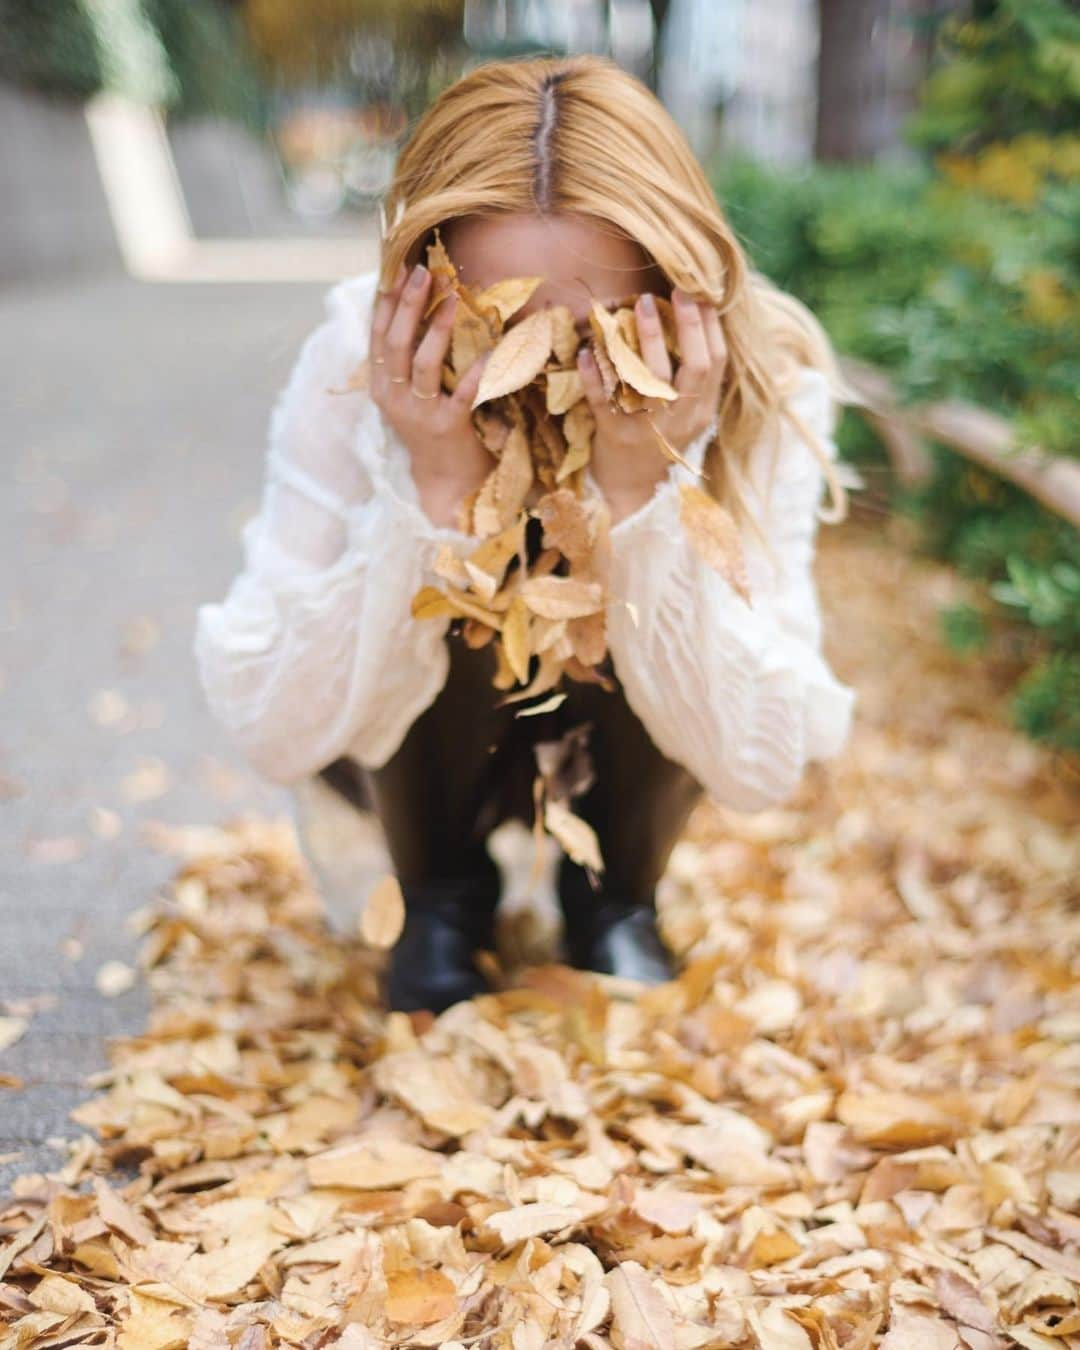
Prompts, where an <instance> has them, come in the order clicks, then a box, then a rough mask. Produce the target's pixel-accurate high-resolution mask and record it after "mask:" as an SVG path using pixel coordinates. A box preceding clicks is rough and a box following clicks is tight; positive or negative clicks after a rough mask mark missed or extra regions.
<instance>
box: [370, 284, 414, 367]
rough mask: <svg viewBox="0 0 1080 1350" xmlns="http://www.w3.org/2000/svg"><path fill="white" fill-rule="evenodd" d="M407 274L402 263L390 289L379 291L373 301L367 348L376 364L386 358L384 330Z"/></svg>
mask: <svg viewBox="0 0 1080 1350" xmlns="http://www.w3.org/2000/svg"><path fill="white" fill-rule="evenodd" d="M408 275H409V269H408V268H407V267H406V266H405V264H404V263H402V264H401V266H400V267H399V268H398V270H397V276H396V277H395V278H394V281H393V283H392V285H391V287H390V289H389V290H388V291H382V290H381V291H379V298H378V300H377V301H376V302H375V312H374V313H373V314H372V316H371V345H370V349H369V350H370V354H371V359H372V361H373V362H374V363H375V364H376V365H381V364H382V362H383V361H384V360H385V359H386V353H385V346H386V330H387V329H388V328H389V327H390V320H391V319H392V318H393V317H394V311H395V310H396V309H397V304H398V300H399V299H400V298H401V290H402V287H403V286H404V285H405V280H406V278H407V277H408Z"/></svg>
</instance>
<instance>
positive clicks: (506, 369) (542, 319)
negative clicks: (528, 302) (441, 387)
mask: <svg viewBox="0 0 1080 1350" xmlns="http://www.w3.org/2000/svg"><path fill="white" fill-rule="evenodd" d="M550 354H551V313H550V311H549V310H546V309H538V310H536V311H535V313H533V314H530V315H529V316H528V317H527V318H525V319H522V320H521V322H520V323H516V324H514V325H513V326H512V327H511V328H508V329H507V330H506V332H505V333H504V334H503V337H502V338H501V340H500V341H499V343H498V345H497V346H496V347H495V349H494V351H493V352H492V353H491V356H490V357H489V358H488V361H487V364H486V365H485V366H484V373H483V375H482V376H481V378H480V387H479V388H478V389H477V391H476V397H475V398H474V399H473V403H472V406H473V407H474V408H475V407H477V406H478V405H479V404H481V403H487V402H489V401H490V400H491V399H493V398H499V397H501V396H502V395H503V394H509V393H512V392H513V391H514V390H515V389H522V388H524V386H525V385H527V384H528V383H529V382H530V381H531V380H534V379H535V378H536V377H537V375H539V374H540V372H541V371H542V370H543V368H544V363H545V361H547V359H548V356H549V355H550Z"/></svg>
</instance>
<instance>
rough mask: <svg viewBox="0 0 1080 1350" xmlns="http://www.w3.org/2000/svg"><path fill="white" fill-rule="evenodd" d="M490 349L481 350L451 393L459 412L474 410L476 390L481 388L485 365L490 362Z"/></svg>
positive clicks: (452, 401) (451, 400) (451, 399)
mask: <svg viewBox="0 0 1080 1350" xmlns="http://www.w3.org/2000/svg"><path fill="white" fill-rule="evenodd" d="M490 355H491V352H490V351H487V352H481V353H480V355H479V356H478V357H477V358H476V360H475V361H474V362H473V363H472V365H471V366H470V367H469V368H468V370H466V372H465V374H464V375H462V377H461V379H460V380H458V382H457V385H456V387H455V388H454V392H453V394H452V395H451V398H450V402H451V403H452V404H453V405H454V408H455V410H456V411H458V412H465V413H469V412H471V411H472V402H473V399H474V398H475V397H476V391H477V390H478V389H479V388H480V377H481V376H482V375H483V373H484V367H485V366H486V365H487V363H488V357H489V356H490Z"/></svg>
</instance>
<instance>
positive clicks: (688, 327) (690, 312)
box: [674, 290, 712, 394]
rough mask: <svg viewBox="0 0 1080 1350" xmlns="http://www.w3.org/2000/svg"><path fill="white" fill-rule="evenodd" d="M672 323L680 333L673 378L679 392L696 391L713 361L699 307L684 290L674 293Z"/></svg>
mask: <svg viewBox="0 0 1080 1350" xmlns="http://www.w3.org/2000/svg"><path fill="white" fill-rule="evenodd" d="M674 303H675V326H676V331H677V332H678V335H679V351H680V352H682V364H681V365H680V366H679V373H678V375H677V376H676V377H675V388H676V390H678V392H679V393H680V394H696V393H698V391H699V390H700V389H701V387H702V385H704V383H705V380H706V378H707V377H708V374H709V368H710V366H711V364H712V362H711V358H710V356H709V343H708V340H707V338H706V337H705V323H704V320H703V319H702V316H701V308H700V306H699V305H698V304H697V302H696V301H694V300H693V299H692V298H691V297H690V296H689V295H687V294H686V292H685V291H681V290H676V291H675V293H674Z"/></svg>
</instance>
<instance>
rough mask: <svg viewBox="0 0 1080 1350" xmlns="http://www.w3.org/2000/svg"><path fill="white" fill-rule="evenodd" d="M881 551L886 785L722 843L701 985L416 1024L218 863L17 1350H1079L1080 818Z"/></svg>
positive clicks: (863, 658)
mask: <svg viewBox="0 0 1080 1350" xmlns="http://www.w3.org/2000/svg"><path fill="white" fill-rule="evenodd" d="M880 534H881V531H880V530H869V531H867V532H866V537H865V539H863V540H862V541H861V542H860V541H859V540H858V538H857V536H856V532H855V531H854V528H853V527H852V526H848V527H846V528H845V535H846V542H845V543H844V546H843V551H842V552H841V551H840V550H839V549H838V548H837V544H838V541H835V540H832V539H830V540H828V541H827V543H826V544H825V546H824V548H823V557H822V564H823V568H824V570H825V572H826V579H827V575H828V573H829V571H830V569H831V568H833V567H834V566H835V567H836V569H837V571H838V575H837V583H838V584H839V582H840V581H842V580H845V579H846V578H847V577H848V576H849V575H851V574H852V573H854V574H855V575H856V576H857V577H858V578H859V582H858V584H857V585H856V586H855V587H854V594H851V592H850V590H845V591H844V594H845V597H846V598H847V600H848V603H847V604H845V606H844V607H843V608H842V609H839V610H838V611H837V614H836V618H835V621H834V622H833V623H832V624H831V625H830V632H831V635H832V637H833V638H834V639H835V640H836V641H837V643H838V645H839V647H840V648H841V649H842V650H843V652H844V654H845V659H844V661H843V663H842V667H843V669H844V673H845V675H846V676H848V677H849V678H852V679H853V680H854V682H855V683H856V685H857V686H858V687H859V689H860V695H861V716H860V719H859V722H858V725H857V727H856V732H855V737H854V740H853V743H852V746H851V749H850V752H849V753H848V754H847V755H845V756H844V758H843V760H842V761H840V762H839V763H837V764H836V765H834V766H832V767H831V769H830V771H829V773H828V774H827V775H826V774H825V773H824V772H822V771H821V768H820V766H818V767H816V768H815V769H814V770H813V771H812V772H811V773H810V774H808V778H807V781H806V783H805V785H804V789H803V791H802V792H801V793H800V795H799V798H798V800H797V801H793V802H791V803H788V804H786V805H785V806H784V807H783V808H777V809H774V810H769V811H763V812H760V813H757V814H755V815H753V816H748V817H743V816H740V815H739V814H738V813H735V812H727V811H723V810H720V809H718V808H715V807H706V808H704V809H703V810H702V811H701V812H700V813H699V814H698V815H697V816H696V817H695V822H694V825H693V828H692V830H691V832H690V835H689V836H688V838H687V839H686V840H685V841H683V842H682V843H681V844H680V845H679V847H678V849H677V850H676V853H675V855H674V857H673V859H672V865H671V869H670V872H669V875H668V877H667V878H666V879H665V883H664V888H663V890H662V893H661V897H660V903H661V914H662V921H663V926H664V930H665V934H666V936H667V938H668V940H669V941H670V942H671V944H672V946H673V947H674V948H675V949H676V950H677V951H678V952H679V953H680V954H681V955H682V957H683V958H684V961H685V968H684V970H683V972H682V974H681V975H680V977H679V978H678V979H677V980H675V981H673V982H671V983H669V984H666V985H663V986H658V987H655V988H651V989H648V990H641V989H638V988H632V987H629V986H625V985H620V984H619V983H618V982H616V981H614V980H611V979H607V978H604V977H601V976H590V975H588V974H585V973H581V972H575V971H572V970H569V969H568V968H566V967H564V966H559V965H547V966H534V967H532V968H528V967H522V968H518V969H516V970H509V969H506V970H503V971H502V976H503V978H502V981H501V983H502V985H503V988H501V989H500V990H499V992H496V993H493V994H491V995H487V996H484V997H481V998H477V999H475V1000H473V1001H471V1002H469V1003H462V1004H459V1005H457V1006H456V1007H454V1008H452V1009H449V1010H447V1012H445V1013H444V1014H443V1015H442V1016H441V1017H439V1018H438V1019H432V1018H430V1016H426V1015H412V1016H407V1015H405V1014H402V1013H394V1014H389V1015H387V1014H384V1013H380V1012H379V1011H378V1010H377V1009H376V1007H375V1006H374V1003H373V1000H374V995H375V989H376V983H377V979H376V977H377V970H376V966H375V964H374V962H375V960H376V957H375V954H374V953H373V952H372V950H371V947H370V946H369V945H368V944H367V943H365V942H363V941H362V940H361V939H360V938H342V937H340V936H335V935H334V934H332V933H331V932H330V931H329V930H328V928H327V925H326V922H325V919H324V913H323V907H322V902H321V901H320V899H319V897H318V896H317V895H316V894H315V893H314V891H313V889H312V887H311V884H310V881H309V878H308V876H307V873H306V871H305V869H304V866H303V864H302V862H301V860H300V858H299V856H298V854H297V852H296V848H295V844H294V841H293V838H292V835H291V831H290V830H289V829H288V828H287V827H285V826H273V825H266V824H263V825H260V824H256V823H252V824H247V825H238V826H236V827H234V828H230V829H226V830H220V831H219V830H191V831H186V832H180V833H179V835H177V836H176V845H177V846H178V847H179V846H183V847H184V848H185V849H186V850H187V853H188V857H187V861H186V863H185V864H184V866H183V868H182V870H181V871H180V873H179V875H178V876H177V878H176V881H175V883H174V884H173V886H172V887H171V890H170V892H169V894H168V896H167V897H165V898H164V899H163V900H162V901H161V902H160V903H156V904H155V905H154V906H152V907H151V908H150V909H149V910H148V911H147V912H145V913H144V914H142V915H141V916H140V926H141V928H142V930H143V933H144V937H143V948H142V954H141V966H142V968H143V971H144V974H145V978H146V979H147V981H148V983H149V985H150V989H151V992H152V995H153V1003H154V1006H153V1013H152V1016H151V1019H150V1023H149V1025H148V1027H147V1028H146V1030H145V1032H144V1033H143V1034H141V1035H139V1036H135V1037H132V1038H128V1039H125V1040H123V1041H120V1042H118V1043H116V1044H115V1045H114V1046H113V1048H112V1052H111V1067H110V1069H109V1070H108V1072H107V1073H105V1074H104V1075H102V1076H101V1077H100V1080H99V1082H98V1087H99V1089H100V1091H99V1093H98V1095H97V1096H96V1097H94V1098H93V1099H92V1100H90V1101H89V1102H88V1103H87V1104H86V1105H84V1106H83V1107H81V1108H80V1109H79V1110H78V1112H77V1117H78V1119H79V1121H80V1122H81V1123H82V1124H83V1126H85V1127H86V1128H87V1129H89V1130H93V1132H94V1134H95V1136H96V1138H91V1137H90V1135H85V1136H84V1137H83V1138H81V1139H79V1140H77V1141H75V1142H74V1143H73V1144H72V1147H71V1153H70V1157H69V1159H68V1161H67V1163H66V1165H65V1166H64V1167H63V1168H62V1169H61V1170H60V1171H59V1172H58V1173H56V1174H54V1175H51V1176H47V1177H46V1176H41V1175H28V1176H24V1177H22V1178H21V1179H20V1180H19V1181H18V1182H17V1184H16V1186H15V1189H14V1193H13V1195H12V1196H11V1198H10V1199H8V1200H7V1201H6V1202H4V1203H3V1204H2V1206H0V1243H2V1245H0V1321H2V1322H4V1323H6V1325H7V1333H6V1335H3V1334H0V1345H2V1346H4V1347H13V1348H15V1347H17V1348H18V1350H24V1348H25V1350H42V1348H43V1347H46V1346H61V1345H76V1344H84V1345H115V1346H117V1347H120V1350H167V1347H173V1346H177V1347H179V1346H193V1347H196V1350H226V1347H243V1348H244V1350H260V1348H261V1347H267V1346H278V1345H281V1346H298V1347H312V1348H314V1347H322V1346H342V1347H353V1348H354V1350H355V1348H356V1347H360V1348H361V1350H367V1348H368V1347H382V1346H393V1345H397V1346H425V1345H427V1346H444V1347H448V1350H459V1347H461V1346H465V1345H474V1346H479V1347H483V1350H491V1348H492V1347H505V1348H506V1350H543V1348H544V1347H556V1346H565V1347H575V1346H580V1347H589V1348H590V1350H605V1348H606V1347H614V1348H615V1350H635V1347H637V1348H638V1350H641V1348H642V1347H646V1346H649V1347H655V1346H659V1347H688V1348H689V1347H739V1348H740V1350H840V1348H841V1347H842V1348H843V1350H865V1348H866V1347H882V1350H1006V1348H1007V1347H1010V1346H1013V1345H1020V1346H1022V1347H1025V1348H1026V1350H1077V1348H1078V1347H1080V1312H1078V1310H1077V1309H1078V1290H1080V1219H1078V1218H1077V1213H1078V1210H1080V1093H1078V1088H1080V996H1078V982H1077V978H1076V976H1077V964H1078V961H1080V911H1078V907H1077V892H1076V885H1075V878H1076V875H1077V870H1078V863H1080V849H1078V842H1077V840H1076V837H1075V805H1076V794H1075V790H1072V791H1070V790H1068V789H1067V788H1065V787H1063V786H1061V785H1060V783H1059V782H1058V781H1056V780H1055V779H1053V778H1052V777H1051V775H1050V774H1049V772H1048V770H1047V766H1046V764H1045V753H1044V752H1042V751H1039V750H1038V749H1037V748H1036V747H1033V746H1031V745H1029V744H1026V743H1024V742H1023V741H1021V740H1020V738H1019V737H1017V736H1016V734H1015V733H1013V732H1011V731H1010V730H1009V729H1008V727H1007V724H1006V721H1005V718H1004V716H1003V715H999V710H998V709H997V708H996V706H995V701H994V692H993V689H992V687H991V686H990V684H989V683H988V681H987V679H986V677H985V669H986V667H985V663H980V665H979V666H978V667H975V668H972V669H971V670H969V671H967V673H966V677H965V678H963V679H961V678H959V672H958V669H957V665H956V658H953V657H951V656H949V655H948V654H947V653H944V652H943V651H942V649H941V648H940V645H939V644H938V643H937V641H936V638H935V636H934V633H933V628H932V625H931V624H930V622H929V620H930V618H931V617H932V613H933V609H934V606H935V604H940V603H944V602H947V601H950V600H955V599H958V598H960V595H959V594H958V593H957V591H956V589H955V588H956V586H957V585H959V582H958V580H957V578H955V576H954V575H953V574H951V573H949V572H948V570H947V569H944V568H937V567H935V566H933V565H925V566H921V567H920V568H919V569H918V570H916V569H915V568H914V566H913V565H912V563H911V562H910V560H908V559H906V558H903V557H901V556H900V555H899V554H897V553H891V554H890V553H889V552H888V551H886V550H883V549H882V548H881V547H880ZM834 550H835V551H836V556H835V559H834V557H833V553H834ZM860 588H861V589H860ZM825 589H826V590H828V587H826V588H825ZM883 593H890V594H893V593H895V594H903V595H904V596H905V604H904V606H902V607H900V606H890V607H888V608H887V609H883V607H882V606H881V604H880V596H881V594H883ZM1005 683H1006V685H1007V681H1006V682H1005ZM385 909H386V906H385V905H382V906H380V905H376V906H375V907H374V910H373V913H379V912H380V911H383V910H385ZM368 922H370V920H369V921H368ZM368 936H369V937H371V938H373V939H374V940H375V941H381V940H382V935H381V934H379V933H378V932H372V933H369V934H368Z"/></svg>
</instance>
